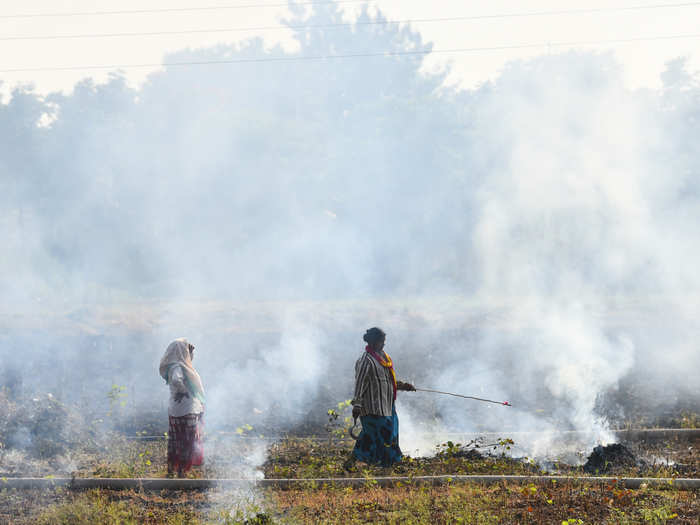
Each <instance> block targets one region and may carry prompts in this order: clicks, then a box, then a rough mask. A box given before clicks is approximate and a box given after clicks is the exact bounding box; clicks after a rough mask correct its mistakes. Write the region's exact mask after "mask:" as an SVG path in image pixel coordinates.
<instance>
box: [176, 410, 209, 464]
mask: <svg viewBox="0 0 700 525" xmlns="http://www.w3.org/2000/svg"><path fill="white" fill-rule="evenodd" d="M168 419H169V423H170V425H169V429H168V472H176V471H177V472H187V471H188V470H190V469H191V468H192V465H201V464H202V462H203V461H204V448H203V446H202V426H203V424H204V423H203V421H202V414H187V415H186V416H182V417H172V416H170V417H169V418H168Z"/></svg>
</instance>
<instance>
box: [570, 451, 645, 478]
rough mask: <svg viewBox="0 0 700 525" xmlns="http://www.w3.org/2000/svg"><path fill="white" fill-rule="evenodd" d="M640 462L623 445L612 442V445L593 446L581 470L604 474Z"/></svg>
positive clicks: (636, 464) (640, 463)
mask: <svg viewBox="0 0 700 525" xmlns="http://www.w3.org/2000/svg"><path fill="white" fill-rule="evenodd" d="M642 463H643V462H642V461H641V460H637V458H635V456H634V454H632V452H631V451H630V450H629V449H628V448H627V447H626V446H625V445H623V444H621V443H613V444H612V445H606V446H602V445H598V446H597V447H595V448H594V449H593V452H592V453H591V455H590V456H588V460H587V461H586V464H585V465H584V466H583V470H584V472H587V473H589V474H605V473H609V472H614V471H615V470H617V469H620V468H629V467H637V466H641V465H642Z"/></svg>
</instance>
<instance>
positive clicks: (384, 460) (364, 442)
mask: <svg viewBox="0 0 700 525" xmlns="http://www.w3.org/2000/svg"><path fill="white" fill-rule="evenodd" d="M360 421H361V422H362V432H360V435H359V436H358V438H357V441H356V442H355V449H354V450H353V451H352V453H353V455H354V456H355V457H356V458H357V459H359V460H360V461H364V462H365V463H369V464H372V465H381V466H383V467H389V466H391V465H393V464H394V463H396V462H398V461H401V458H402V457H403V454H401V449H400V448H399V418H398V416H397V415H396V408H395V407H392V408H391V417H388V416H362V417H361V418H360Z"/></svg>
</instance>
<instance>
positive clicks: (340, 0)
mask: <svg viewBox="0 0 700 525" xmlns="http://www.w3.org/2000/svg"><path fill="white" fill-rule="evenodd" d="M368 1H369V0H328V1H327V2H318V1H316V2H313V1H309V2H295V3H294V5H299V6H302V5H319V6H320V5H338V4H359V3H365V2H368ZM288 6H289V3H288V2H285V3H282V4H240V5H235V4H234V5H209V6H199V7H164V8H161V9H122V10H118V11H74V12H68V13H59V12H53V13H26V14H17V15H0V18H50V17H61V16H103V15H141V14H148V13H182V12H188V11H216V10H219V9H221V10H224V9H256V8H266V7H288Z"/></svg>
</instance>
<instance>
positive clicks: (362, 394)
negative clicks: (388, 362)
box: [352, 352, 394, 417]
mask: <svg viewBox="0 0 700 525" xmlns="http://www.w3.org/2000/svg"><path fill="white" fill-rule="evenodd" d="M393 384H394V380H393V378H392V376H391V371H390V370H389V369H388V368H386V367H385V366H382V365H381V364H380V363H378V362H377V360H376V359H374V358H373V357H372V356H371V355H370V354H369V353H368V352H363V353H362V356H361V357H360V358H359V359H358V360H357V362H356V363H355V395H354V397H353V400H352V404H353V405H354V406H359V407H360V409H361V410H360V415H361V416H388V417H391V409H392V407H393V406H394V386H393Z"/></svg>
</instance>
